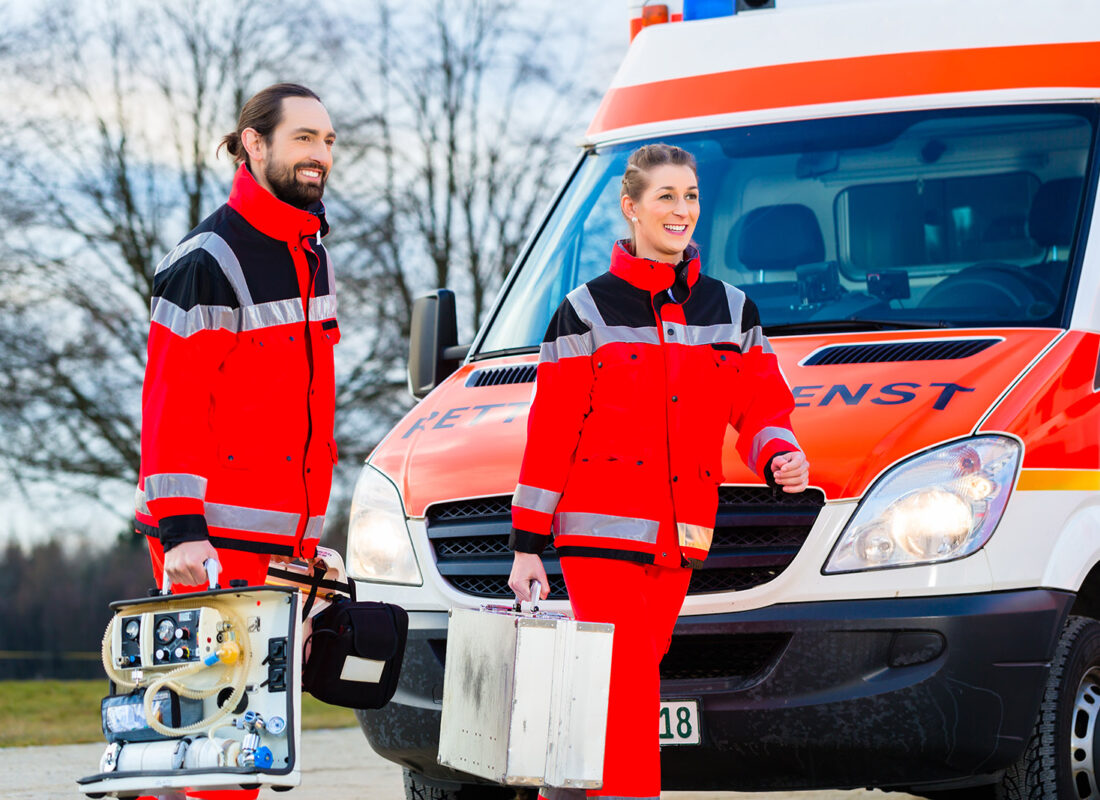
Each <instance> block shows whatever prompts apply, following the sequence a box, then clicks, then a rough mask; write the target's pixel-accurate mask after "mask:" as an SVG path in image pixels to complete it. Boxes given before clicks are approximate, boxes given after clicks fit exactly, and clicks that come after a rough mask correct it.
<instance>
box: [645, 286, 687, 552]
mask: <svg viewBox="0 0 1100 800" xmlns="http://www.w3.org/2000/svg"><path fill="white" fill-rule="evenodd" d="M656 299H657V298H656V297H653V298H652V299H651V300H650V307H651V308H652V309H653V314H654V316H655V317H656V318H657V337H658V338H659V339H660V342H661V364H662V365H663V366H662V372H664V376H665V384H664V387H665V388H664V393H663V395H662V397H661V407H662V408H664V410H665V456H666V458H665V463H666V464H668V499H669V507H670V508H671V509H672V529H673V535H674V536H675V537H676V538H675V540H674V541H675V542H676V552H677V553H678V554H679V556H680V561H681V562H683V560H684V556H683V553H681V552H680V534H679V530H678V528H677V526H676V493H675V492H674V491H673V489H672V439H671V438H670V434H669V428H670V422H669V416H668V393H669V383H668V351H667V349H666V345H667V344H668V340H667V339H665V321H664V319H662V318H661V311H660V309H659V308H657V303H656ZM659 538H660V536H659V535H658V539H659ZM659 548H660V544H659V542H658V544H657V549H659ZM653 557H654V559H656V557H657V552H656V550H655V551H654V554H653ZM662 557H666V556H663V555H662Z"/></svg>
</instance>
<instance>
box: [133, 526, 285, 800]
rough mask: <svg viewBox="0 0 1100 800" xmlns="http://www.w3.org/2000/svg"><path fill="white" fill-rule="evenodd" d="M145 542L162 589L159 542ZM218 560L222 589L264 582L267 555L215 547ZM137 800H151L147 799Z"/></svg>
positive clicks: (239, 794) (249, 794) (205, 798)
mask: <svg viewBox="0 0 1100 800" xmlns="http://www.w3.org/2000/svg"><path fill="white" fill-rule="evenodd" d="M146 539H147V540H148V542H149V559H150V560H151V561H152V562H153V577H154V579H155V580H156V582H157V586H163V585H164V584H163V581H162V579H163V576H164V550H163V548H161V546H160V539H157V538H155V537H152V536H148V537H146ZM217 550H218V561H220V562H221V565H222V571H221V572H220V573H219V575H218V583H219V584H221V586H223V587H228V586H229V581H231V580H233V579H234V578H243V579H244V580H245V581H247V582H248V585H249V586H262V585H263V584H264V581H265V580H266V579H267V565H268V563H269V562H270V561H271V556H269V555H266V554H262V553H246V552H244V551H243V550H227V549H224V548H217ZM206 589H207V586H206V584H202V585H201V586H173V587H172V594H188V593H189V592H205V591H206ZM259 794H260V790H259V789H238V790H233V791H223V792H199V791H192V790H190V789H188V790H187V796H188V797H194V798H199V799H200V800H254V798H255V797H257V796H258V795H259ZM138 800H154V799H153V798H150V797H148V796H145V797H140V798H138Z"/></svg>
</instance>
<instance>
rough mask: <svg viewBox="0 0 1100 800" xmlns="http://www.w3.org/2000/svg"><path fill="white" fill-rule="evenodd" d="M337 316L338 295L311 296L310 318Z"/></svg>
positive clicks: (331, 317)
mask: <svg viewBox="0 0 1100 800" xmlns="http://www.w3.org/2000/svg"><path fill="white" fill-rule="evenodd" d="M335 317H336V295H334V294H323V295H321V296H320V297H311V298H309V318H310V319H314V320H316V319H333V318H335Z"/></svg>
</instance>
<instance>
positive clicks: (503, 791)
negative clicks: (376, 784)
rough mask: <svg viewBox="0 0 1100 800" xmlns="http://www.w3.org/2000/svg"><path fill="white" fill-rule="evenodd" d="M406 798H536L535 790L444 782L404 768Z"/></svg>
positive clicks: (487, 799)
mask: <svg viewBox="0 0 1100 800" xmlns="http://www.w3.org/2000/svg"><path fill="white" fill-rule="evenodd" d="M404 773H405V800H475V798H476V800H482V799H483V798H484V800H535V796H536V795H535V792H529V791H528V790H527V789H514V788H511V787H508V786H491V785H489V784H485V783H450V782H447V783H443V782H438V783H437V782H436V781H433V780H431V779H430V778H425V777H424V776H423V775H421V774H420V773H418V772H412V771H411V770H408V769H406V770H404Z"/></svg>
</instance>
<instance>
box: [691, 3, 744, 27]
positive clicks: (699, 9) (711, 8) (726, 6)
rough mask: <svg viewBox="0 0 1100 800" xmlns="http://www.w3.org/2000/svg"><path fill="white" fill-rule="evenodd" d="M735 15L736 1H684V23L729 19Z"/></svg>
mask: <svg viewBox="0 0 1100 800" xmlns="http://www.w3.org/2000/svg"><path fill="white" fill-rule="evenodd" d="M735 13H736V9H735V8H734V0H684V22H687V21H688V20H692V19H710V18H712V17H729V16H732V15H733V14H735Z"/></svg>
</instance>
